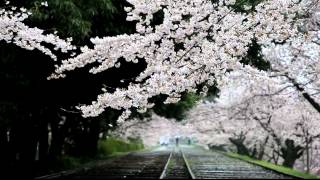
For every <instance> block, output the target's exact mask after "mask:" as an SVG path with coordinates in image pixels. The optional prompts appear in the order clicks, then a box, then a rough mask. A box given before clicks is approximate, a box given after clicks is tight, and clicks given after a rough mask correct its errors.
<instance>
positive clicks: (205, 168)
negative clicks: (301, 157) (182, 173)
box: [184, 149, 294, 179]
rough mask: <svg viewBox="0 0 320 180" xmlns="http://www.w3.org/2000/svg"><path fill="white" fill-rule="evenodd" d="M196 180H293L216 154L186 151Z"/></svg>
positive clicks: (192, 150)
mask: <svg viewBox="0 0 320 180" xmlns="http://www.w3.org/2000/svg"><path fill="white" fill-rule="evenodd" d="M184 153H185V155H186V157H187V159H188V161H189V163H190V168H191V171H192V172H194V176H195V178H196V179H293V178H294V177H291V176H288V175H285V174H281V173H278V172H275V171H272V170H269V169H266V168H263V167H260V166H257V165H253V164H250V163H248V162H245V161H241V160H238V159H234V158H230V157H227V156H225V155H222V154H220V153H216V152H209V151H204V150H203V151H201V150H199V149H197V150H194V149H190V150H188V149H187V150H184Z"/></svg>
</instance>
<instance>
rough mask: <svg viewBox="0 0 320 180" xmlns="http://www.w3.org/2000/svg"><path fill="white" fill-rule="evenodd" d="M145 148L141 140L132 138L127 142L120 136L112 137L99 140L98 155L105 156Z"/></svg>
mask: <svg viewBox="0 0 320 180" xmlns="http://www.w3.org/2000/svg"><path fill="white" fill-rule="evenodd" d="M143 148H144V146H143V143H142V141H141V140H135V139H131V140H130V141H128V142H127V141H124V140H121V139H118V138H113V137H110V138H108V139H106V140H99V142H98V155H99V156H102V157H105V156H110V155H113V154H119V153H123V152H130V151H137V150H141V149H143Z"/></svg>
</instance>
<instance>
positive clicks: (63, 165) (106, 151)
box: [47, 137, 144, 173]
mask: <svg viewBox="0 0 320 180" xmlns="http://www.w3.org/2000/svg"><path fill="white" fill-rule="evenodd" d="M142 149H144V145H143V143H142V141H141V140H135V139H131V140H129V141H124V140H122V139H118V138H113V137H110V138H108V139H105V140H99V141H98V151H97V155H96V157H74V156H70V155H62V156H61V157H59V158H58V159H57V160H56V161H55V162H54V163H53V164H52V167H51V168H50V169H51V170H50V171H52V172H57V171H64V170H70V169H75V168H78V167H81V166H83V165H88V164H90V163H94V162H95V161H96V160H101V159H107V158H110V157H114V156H119V155H124V154H127V153H128V152H132V151H138V150H142ZM47 173H48V172H47Z"/></svg>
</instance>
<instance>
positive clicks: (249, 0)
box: [232, 0, 264, 12]
mask: <svg viewBox="0 0 320 180" xmlns="http://www.w3.org/2000/svg"><path fill="white" fill-rule="evenodd" d="M262 1H264V0H237V1H236V3H235V4H234V5H233V6H232V8H233V9H234V10H235V11H237V12H250V11H254V8H255V6H257V5H258V4H259V3H261V2H262ZM245 6H248V7H251V8H250V9H246V8H245Z"/></svg>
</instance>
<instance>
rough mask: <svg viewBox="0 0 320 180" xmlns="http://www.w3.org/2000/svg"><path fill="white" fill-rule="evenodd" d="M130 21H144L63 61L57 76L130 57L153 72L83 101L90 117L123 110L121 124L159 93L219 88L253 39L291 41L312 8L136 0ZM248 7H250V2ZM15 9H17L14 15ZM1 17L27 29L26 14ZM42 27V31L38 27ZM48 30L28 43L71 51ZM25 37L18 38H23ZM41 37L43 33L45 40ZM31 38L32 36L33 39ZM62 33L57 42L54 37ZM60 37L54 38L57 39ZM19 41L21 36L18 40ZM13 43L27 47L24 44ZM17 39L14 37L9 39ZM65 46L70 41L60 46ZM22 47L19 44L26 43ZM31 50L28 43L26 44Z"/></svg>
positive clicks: (285, 1) (231, 0) (292, 3)
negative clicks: (156, 17)
mask: <svg viewBox="0 0 320 180" xmlns="http://www.w3.org/2000/svg"><path fill="white" fill-rule="evenodd" d="M128 2H129V3H130V4H132V7H127V8H126V11H127V12H128V17H127V20H128V21H137V24H136V31H137V33H135V34H131V35H126V34H124V35H119V36H115V37H104V38H93V39H92V43H93V45H94V47H93V48H89V47H87V46H84V47H82V48H80V49H81V53H80V54H78V55H76V56H75V57H71V58H68V59H66V60H63V61H62V64H61V65H58V66H57V68H56V70H55V73H53V74H52V75H51V76H50V77H49V79H51V78H60V77H65V75H66V72H68V71H72V70H75V69H77V68H82V67H85V66H89V65H91V64H99V65H98V66H96V67H93V68H91V70H90V73H94V74H96V73H99V72H102V71H106V70H108V69H110V68H113V67H119V66H121V64H120V62H119V59H120V58H124V59H125V60H126V61H129V62H134V63H136V62H139V61H145V62H146V64H147V66H146V69H145V70H144V71H143V72H141V73H140V75H139V76H138V77H132V79H130V83H129V85H128V87H127V88H116V89H115V90H113V91H112V92H110V91H108V90H106V89H102V91H103V93H102V94H101V95H99V96H98V98H97V101H94V102H92V104H91V105H80V106H79V109H80V110H81V111H82V112H83V116H84V117H89V116H97V115H99V114H100V113H101V112H103V111H104V109H105V108H107V107H111V108H114V109H121V110H124V114H123V115H122V116H120V121H122V120H123V119H125V118H127V117H128V116H129V115H130V112H131V111H130V109H132V108H137V109H138V110H139V111H141V112H144V111H145V110H146V109H147V108H151V107H152V106H153V103H152V102H150V99H151V98H152V97H154V96H156V95H159V94H165V95H167V96H168V98H167V100H166V101H165V103H174V102H177V101H178V100H179V99H180V96H181V95H180V94H181V93H182V92H185V91H191V92H192V91H195V90H197V88H198V87H199V86H202V87H203V91H204V92H205V91H206V90H207V86H212V85H214V83H215V81H219V80H220V78H221V77H222V76H224V75H225V73H226V71H227V70H231V69H237V68H239V67H241V66H242V65H241V63H239V61H240V60H241V59H242V58H243V57H244V56H245V55H246V52H247V50H248V46H249V45H250V43H252V40H253V39H257V42H258V43H259V44H262V45H264V46H267V45H268V46H270V44H272V42H284V41H285V40H287V39H290V38H292V37H294V36H296V34H298V25H297V24H296V23H295V22H296V21H294V20H295V19H296V18H297V17H298V16H299V15H303V14H304V13H306V12H307V8H308V4H306V3H305V2H304V1H302V2H299V1H296V0H281V1H277V0H269V1H264V2H261V3H260V4H258V5H257V6H255V7H252V9H254V11H246V12H237V11H235V10H234V9H233V8H232V5H234V4H235V3H236V1H235V0H219V1H209V0H201V1H196V2H194V1H189V0H185V1H154V2H149V1H136V0H129V1H128ZM246 9H249V8H248V7H246ZM12 13H13V12H11V14H12ZM3 14H4V15H3V16H2V19H4V23H2V24H3V26H6V25H5V23H8V22H11V23H13V24H14V25H11V26H12V27H15V29H16V30H15V31H16V32H18V34H19V33H20V34H21V33H22V32H23V29H21V28H27V27H22V25H23V23H22V24H20V25H21V26H16V24H19V23H21V21H23V20H24V19H25V15H23V18H20V19H19V18H18V17H19V16H18V17H16V15H17V14H19V13H17V14H16V15H15V13H13V15H10V16H8V14H10V13H8V12H7V11H6V10H4V11H3ZM155 14H162V15H163V17H162V19H161V22H160V23H159V22H157V23H156V22H154V15H155ZM33 30H35V29H33ZM3 34H4V35H6V36H3V35H2V37H1V39H7V41H8V39H12V38H14V37H16V34H15V33H3ZM41 35H42V31H41V30H38V29H37V31H36V32H35V33H33V35H32V38H31V37H28V38H29V41H30V42H32V41H34V40H35V39H34V38H38V39H36V42H38V43H34V44H33V45H32V46H33V48H37V49H40V50H41V51H43V52H44V53H46V54H48V55H50V56H52V58H53V59H56V57H55V56H54V55H53V53H52V52H51V51H49V50H48V49H47V48H45V47H44V46H41V44H40V42H42V41H43V42H48V41H49V40H48V39H46V38H48V37H50V39H51V40H50V41H49V43H53V44H55V45H56V46H58V48H62V47H64V49H62V50H63V51H65V49H67V50H69V49H74V48H69V46H67V45H69V44H68V43H67V45H66V44H65V43H64V41H61V42H60V41H59V42H55V41H58V39H57V36H54V35H51V34H49V35H45V36H41ZM17 37H19V35H18V36H17ZM40 37H41V38H40ZM30 38H31V39H30ZM55 38H56V39H55ZM53 39H55V40H54V41H53ZM18 40H19V39H18ZM18 40H17V41H16V40H14V42H16V43H18V42H19V43H18V45H19V44H20V42H25V41H18ZM8 42H10V41H8ZM61 44H64V45H61ZM22 45H23V44H20V45H19V46H22ZM23 48H28V47H23Z"/></svg>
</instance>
